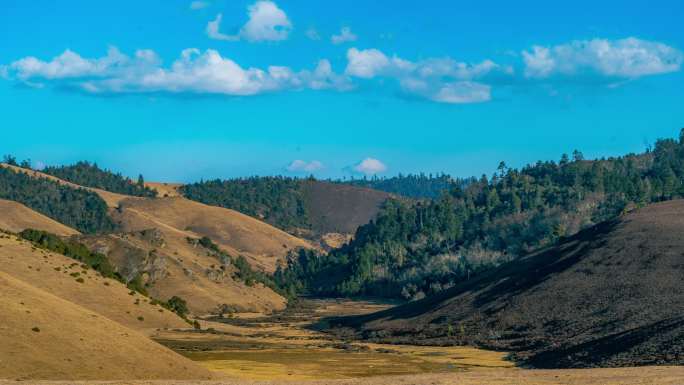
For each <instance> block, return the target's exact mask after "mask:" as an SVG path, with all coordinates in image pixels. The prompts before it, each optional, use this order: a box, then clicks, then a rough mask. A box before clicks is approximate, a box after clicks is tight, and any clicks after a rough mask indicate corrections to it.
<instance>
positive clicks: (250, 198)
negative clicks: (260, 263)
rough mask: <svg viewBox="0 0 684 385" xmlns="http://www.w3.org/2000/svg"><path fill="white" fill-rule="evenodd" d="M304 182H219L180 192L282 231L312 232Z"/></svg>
mask: <svg viewBox="0 0 684 385" xmlns="http://www.w3.org/2000/svg"><path fill="white" fill-rule="evenodd" d="M301 182H302V181H301V180H300V179H296V178H287V177H282V176H276V177H251V178H240V179H230V180H220V179H216V180H210V181H202V182H198V183H192V184H187V185H184V186H183V187H181V188H180V191H181V193H182V194H183V195H184V196H185V197H186V198H188V199H191V200H194V201H198V202H202V203H204V204H208V205H212V206H220V207H225V208H229V209H233V210H236V211H239V212H241V213H243V214H246V215H249V216H252V217H255V218H260V219H262V220H264V221H266V222H268V223H270V224H271V225H274V226H276V227H279V228H281V229H287V230H290V229H293V228H304V229H308V228H309V227H310V226H311V224H310V223H309V219H308V216H307V213H306V206H305V202H304V186H303V184H302V183H301Z"/></svg>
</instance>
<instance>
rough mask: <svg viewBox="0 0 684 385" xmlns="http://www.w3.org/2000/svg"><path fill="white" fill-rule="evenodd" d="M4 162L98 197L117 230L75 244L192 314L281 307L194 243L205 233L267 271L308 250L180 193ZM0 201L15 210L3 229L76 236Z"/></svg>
mask: <svg viewBox="0 0 684 385" xmlns="http://www.w3.org/2000/svg"><path fill="white" fill-rule="evenodd" d="M4 167H7V168H10V169H12V170H13V171H15V172H21V173H24V174H27V175H29V176H31V177H34V178H46V179H48V180H51V181H55V182H57V183H59V184H62V185H65V186H70V187H73V188H76V189H86V190H88V191H92V192H94V193H96V194H97V195H98V196H100V197H101V198H102V199H103V200H104V201H105V202H106V204H107V205H108V206H109V216H110V217H111V218H112V220H113V222H114V223H115V224H116V225H117V230H116V231H115V232H112V233H109V234H88V235H82V236H79V237H78V240H79V242H82V243H84V244H86V245H88V246H89V247H91V248H92V249H94V250H97V251H98V252H101V253H103V254H105V255H107V256H108V258H109V259H110V260H111V261H112V262H113V263H114V264H115V266H116V267H117V270H118V271H119V272H120V273H122V275H123V276H124V277H126V278H127V279H134V278H135V277H136V276H138V275H140V276H141V277H142V278H143V282H142V283H143V284H145V286H146V289H147V290H148V291H149V292H150V294H151V295H153V296H154V297H155V298H158V299H160V300H167V299H169V298H171V297H172V296H174V295H175V296H180V297H181V298H183V299H185V300H186V301H187V302H188V306H189V308H190V310H191V311H192V312H194V313H197V314H204V313H208V312H212V311H215V310H216V309H217V308H219V307H225V306H227V307H228V308H229V309H234V310H240V311H265V312H270V311H273V310H278V309H282V308H284V306H285V299H284V298H283V297H282V296H280V295H278V294H277V293H275V292H274V291H273V290H271V289H270V288H267V287H265V286H263V285H262V284H252V285H247V284H246V283H245V282H242V281H240V280H239V279H236V277H235V276H234V275H235V274H234V273H235V267H234V266H227V265H225V264H224V263H222V261H220V260H219V259H218V258H217V257H216V256H214V255H212V253H211V251H210V250H207V249H205V248H204V247H201V246H198V245H197V244H196V242H195V241H196V240H198V239H200V238H202V237H208V238H210V239H211V240H212V241H213V242H214V243H215V244H217V245H218V246H219V247H220V248H221V249H222V250H224V251H226V252H227V253H228V254H230V255H231V256H232V257H237V256H243V257H245V259H246V260H247V261H248V262H249V263H250V264H251V265H252V266H253V268H254V269H257V270H262V271H266V272H273V271H274V270H275V268H276V265H277V263H278V261H279V260H282V259H283V258H285V256H286V255H287V254H288V253H289V252H290V251H292V250H296V249H297V248H311V247H312V246H311V245H310V244H309V243H308V242H306V241H304V240H302V239H299V238H296V237H294V236H292V235H290V234H287V233H285V232H283V231H281V230H279V229H277V228H275V227H273V226H271V225H268V224H266V223H264V222H261V221H259V220H257V219H255V218H252V217H249V216H247V215H244V214H241V213H238V212H236V211H234V210H230V209H225V208H221V207H213V206H208V205H204V204H202V203H198V202H194V201H191V200H188V199H185V198H182V197H180V196H177V194H176V196H169V194H168V192H167V193H166V194H164V195H166V197H162V198H145V197H132V196H127V195H123V194H118V193H112V192H108V191H104V190H100V189H96V188H90V187H82V186H78V185H75V184H73V183H71V182H67V181H62V180H60V179H58V178H56V177H54V176H51V175H46V174H43V173H41V172H38V171H34V170H27V169H22V168H20V167H16V166H11V165H4ZM150 185H151V186H154V187H159V186H164V184H154V183H152V184H150ZM160 195H161V194H160ZM162 196H163V195H162ZM0 204H2V203H0ZM4 205H5V206H7V207H10V206H11V207H12V210H11V211H8V213H9V214H10V215H3V216H2V217H3V219H0V221H5V222H6V223H7V224H8V226H7V227H8V229H11V230H15V229H16V230H21V229H23V228H28V227H30V228H36V229H41V230H47V231H50V228H51V229H52V230H56V231H51V232H54V233H56V234H60V235H74V234H76V233H70V232H68V231H66V230H65V229H63V228H60V227H59V226H58V224H56V223H55V222H54V221H52V222H50V223H49V224H48V221H46V218H44V217H42V216H40V215H39V214H37V213H34V212H32V211H31V210H29V209H25V210H23V211H20V209H19V208H18V207H21V206H15V205H13V204H12V203H9V202H8V203H4ZM22 213H23V214H22ZM19 217H22V218H23V221H21V222H20V221H19V220H18V219H17V218H19ZM45 226H48V227H49V228H46V227H45ZM150 234H152V238H150ZM224 305H225V306H224Z"/></svg>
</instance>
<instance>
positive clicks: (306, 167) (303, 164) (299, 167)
mask: <svg viewBox="0 0 684 385" xmlns="http://www.w3.org/2000/svg"><path fill="white" fill-rule="evenodd" d="M323 168H324V166H323V163H322V162H320V161H318V160H312V161H311V162H307V161H304V160H301V159H297V160H293V161H292V162H291V163H290V164H289V165H288V166H287V171H290V172H316V171H320V170H322V169H323Z"/></svg>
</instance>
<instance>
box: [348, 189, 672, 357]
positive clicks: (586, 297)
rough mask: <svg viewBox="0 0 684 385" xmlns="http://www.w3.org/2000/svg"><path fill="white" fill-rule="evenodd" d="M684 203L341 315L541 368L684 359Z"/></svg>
mask: <svg viewBox="0 0 684 385" xmlns="http://www.w3.org/2000/svg"><path fill="white" fill-rule="evenodd" d="M683 228H684V201H683V200H674V201H670V202H663V203H657V204H654V205H650V206H646V207H644V208H642V209H639V210H636V211H634V212H632V213H630V214H627V215H624V216H623V217H621V218H620V219H619V220H613V221H608V222H604V223H601V224H599V225H597V226H594V227H591V228H589V229H586V230H584V231H582V232H580V233H578V234H577V235H575V236H573V237H570V238H567V239H565V240H563V241H562V242H561V243H559V244H558V245H557V246H554V247H551V248H548V249H545V250H542V251H539V252H537V253H534V254H531V255H529V256H527V257H525V258H522V259H520V260H517V261H515V262H511V263H508V264H505V265H503V266H501V267H500V268H498V269H495V270H493V271H490V272H488V273H486V274H483V275H481V276H480V277H478V278H476V279H471V280H470V281H467V282H464V283H462V284H460V285H458V286H456V287H454V288H452V289H450V290H448V291H446V292H443V293H441V294H439V295H436V296H434V297H429V298H427V299H425V300H422V301H417V302H413V303H410V304H408V305H404V306H401V307H398V308H395V309H390V310H388V311H385V312H381V313H376V314H374V315H371V316H368V317H361V318H355V319H350V320H344V321H342V322H341V324H344V325H347V326H353V327H355V328H357V330H358V332H359V333H360V335H362V336H365V337H367V338H371V339H382V340H392V341H395V342H400V341H403V342H409V341H411V342H415V341H420V342H422V343H430V344H435V343H436V344H442V343H456V344H460V343H469V344H478V345H484V346H488V347H494V348H497V349H502V350H507V351H515V352H516V356H517V358H518V359H520V360H522V361H523V362H525V363H527V364H531V365H534V366H536V367H587V366H632V365H662V364H673V365H681V364H683V363H684V350H682V346H683V345H682V343H683V342H684V317H682V314H681V312H680V309H682V307H683V306H684V287H682V285H681V277H682V276H683V274H684V267H683V266H684V265H682V255H683V253H684V238H682V237H681V231H682V229H683Z"/></svg>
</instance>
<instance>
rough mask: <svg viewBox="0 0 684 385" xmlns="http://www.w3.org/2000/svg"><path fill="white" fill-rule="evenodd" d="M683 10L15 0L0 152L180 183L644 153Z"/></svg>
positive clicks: (542, 4)
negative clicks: (576, 153)
mask: <svg viewBox="0 0 684 385" xmlns="http://www.w3.org/2000/svg"><path fill="white" fill-rule="evenodd" d="M369 3H372V4H369ZM683 15H684V3H682V2H680V1H653V2H650V3H649V4H648V6H647V5H645V3H644V2H643V1H600V2H598V1H591V2H590V1H573V2H566V4H565V5H558V4H555V2H548V1H517V2H510V1H489V2H485V1H459V2H454V1H427V2H409V1H406V2H403V1H374V2H368V1H351V0H350V1H344V2H314V1H303V0H290V1H286V0H282V1H276V2H270V1H254V0H250V1H242V0H215V1H212V0H206V1H194V2H193V1H162V0H157V1H116V2H105V1H98V2H93V1H68V0H67V1H60V2H57V1H37V0H34V1H25V0H4V1H3V2H2V4H1V5H0V36H2V37H1V38H0V39H1V40H0V41H2V45H1V47H2V49H0V103H1V105H2V106H3V108H2V125H1V127H2V138H3V139H2V141H0V152H3V153H13V154H15V155H16V156H17V157H19V158H20V159H23V158H31V159H32V160H33V161H34V162H36V163H37V164H38V163H42V164H63V163H70V162H75V161H77V160H81V159H87V160H92V161H97V162H98V163H99V164H100V165H103V166H106V167H109V168H112V169H115V170H119V171H122V172H124V173H125V174H128V175H137V173H139V172H141V173H143V174H144V175H145V176H146V177H147V179H156V180H164V181H183V182H185V181H191V180H196V179H199V178H212V177H234V176H245V175H256V174H258V175H266V174H288V175H306V174H309V173H313V174H314V175H317V176H319V177H323V178H326V177H342V176H349V175H351V174H355V175H357V176H358V175H363V174H368V175H370V174H374V173H377V174H379V175H394V174H397V173H399V172H403V173H409V172H421V171H424V172H433V173H435V172H447V173H450V174H452V175H455V176H469V175H479V174H482V173H488V174H490V173H491V172H493V171H494V169H495V168H496V166H497V164H498V162H499V161H500V160H505V161H506V162H507V163H508V164H509V165H511V166H515V167H518V166H522V165H524V164H526V163H528V162H534V161H536V160H538V159H543V160H546V159H558V158H559V157H560V154H562V153H564V152H567V153H570V152H571V151H572V150H574V149H579V150H581V151H583V152H584V154H585V156H587V157H595V156H610V155H619V154H623V153H627V152H636V151H642V150H643V149H644V148H645V146H646V145H647V144H648V143H652V142H653V141H654V140H655V139H657V138H660V137H674V136H676V135H677V134H678V131H679V129H680V128H682V127H684V114H683V113H682V111H684V109H683V108H682V104H683V103H682V101H683V100H684V74H683V73H682V71H681V67H682V62H683V61H684V56H683V55H684V54H683V53H682V51H683V50H684V27H683V26H682V23H681V17H682V16H683Z"/></svg>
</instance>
